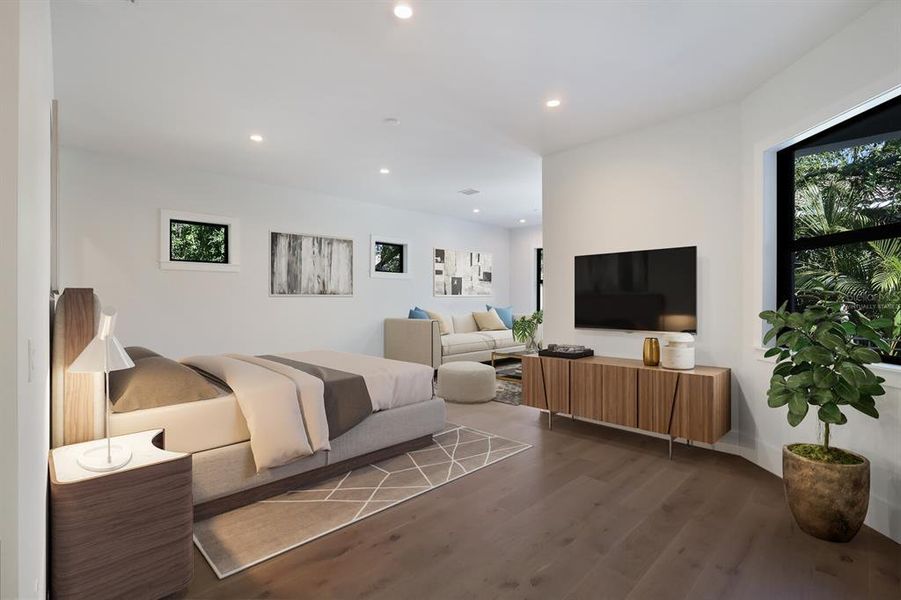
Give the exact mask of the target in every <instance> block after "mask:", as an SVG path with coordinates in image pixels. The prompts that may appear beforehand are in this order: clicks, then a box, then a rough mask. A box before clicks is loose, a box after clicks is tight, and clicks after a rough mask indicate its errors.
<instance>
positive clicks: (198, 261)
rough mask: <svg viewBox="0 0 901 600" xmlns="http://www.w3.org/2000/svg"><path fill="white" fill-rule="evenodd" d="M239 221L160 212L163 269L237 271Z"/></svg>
mask: <svg viewBox="0 0 901 600" xmlns="http://www.w3.org/2000/svg"><path fill="white" fill-rule="evenodd" d="M238 233H239V232H238V220H237V219H232V218H230V217H218V216H215V215H201V214H195V213H186V212H177V211H171V210H163V211H160V268H161V269H180V270H190V271H237V270H238V269H239V262H238V250H239V248H238V237H239V235H238Z"/></svg>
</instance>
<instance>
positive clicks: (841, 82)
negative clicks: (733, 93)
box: [543, 2, 901, 541]
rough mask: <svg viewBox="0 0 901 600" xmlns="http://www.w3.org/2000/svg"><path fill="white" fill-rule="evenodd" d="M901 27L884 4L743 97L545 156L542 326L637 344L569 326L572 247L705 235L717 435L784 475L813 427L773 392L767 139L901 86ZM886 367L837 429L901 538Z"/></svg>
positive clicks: (635, 245) (898, 387) (898, 431)
mask: <svg viewBox="0 0 901 600" xmlns="http://www.w3.org/2000/svg"><path fill="white" fill-rule="evenodd" d="M899 31H901V3H897V2H884V3H881V4H879V5H877V6H876V7H874V8H873V9H872V10H871V11H869V12H868V13H866V14H865V15H863V16H862V17H861V18H860V19H858V20H857V21H855V22H852V23H851V24H849V25H848V26H847V27H846V28H845V29H844V30H842V31H841V32H839V33H837V34H836V35H835V36H833V37H832V38H830V39H829V40H827V41H826V42H824V43H823V44H822V45H821V46H819V47H818V48H815V49H814V50H812V51H811V52H810V53H808V54H807V55H806V56H804V57H803V58H802V59H801V60H799V61H798V62H797V63H795V64H794V65H792V66H791V67H789V68H788V69H786V70H785V71H784V72H782V73H780V74H779V75H777V76H776V77H774V78H773V79H772V80H770V81H769V82H767V83H766V84H765V85H763V86H762V87H760V88H759V89H758V90H756V91H754V92H753V93H752V94H750V95H749V96H748V97H747V98H746V99H744V100H743V101H742V102H741V103H739V104H737V105H729V106H726V107H722V108H719V109H716V110H711V111H706V112H703V113H699V114H696V115H692V116H688V117H684V118H681V119H676V120H673V121H671V122H668V123H664V124H660V125H658V126H655V127H651V128H648V129H644V130H641V131H636V132H632V133H630V134H626V135H622V136H618V137H616V138H609V139H604V140H600V141H598V142H596V143H593V144H590V145H587V146H584V147H581V148H577V149H575V150H572V151H569V152H564V153H560V154H556V155H552V156H550V157H545V158H544V161H543V165H544V191H543V195H544V211H543V213H544V247H545V257H546V258H545V260H546V261H547V262H546V267H545V285H546V292H545V293H546V298H547V311H546V317H545V327H546V329H545V331H546V334H545V339H546V340H548V341H574V342H578V343H585V344H588V345H590V346H592V347H594V348H595V350H596V351H598V352H599V353H600V354H609V355H618V356H631V357H637V356H639V355H640V346H641V339H642V337H643V336H642V335H641V334H617V333H609V332H596V331H583V330H575V329H574V328H573V325H572V323H573V315H572V295H573V282H572V268H573V267H572V260H573V256H574V255H575V254H580V253H585V252H605V251H614V250H631V249H641V248H653V247H666V246H675V245H682V244H697V245H698V250H699V272H698V277H699V288H700V295H699V307H698V309H699V331H698V342H697V348H698V361H699V362H701V363H706V364H714V365H722V366H727V367H731V368H732V369H733V431H732V432H731V433H730V434H729V436H728V437H727V438H726V439H725V442H726V443H725V444H721V445H720V447H722V448H723V449H726V450H729V451H734V452H735V451H737V452H740V453H741V454H742V455H744V456H745V457H747V458H748V459H750V460H752V461H754V462H756V463H758V464H760V465H761V466H763V467H765V468H766V469H768V470H770V471H772V472H773V473H776V474H781V447H782V445H783V444H785V443H788V442H791V441H798V440H813V439H815V437H816V435H817V427H816V422H815V419H808V420H807V421H806V422H805V423H803V424H802V425H801V426H799V427H798V428H796V429H793V428H791V427H790V426H789V425H788V424H787V423H786V421H785V414H784V411H783V410H773V409H770V408H769V407H767V405H766V398H765V391H766V388H767V385H768V381H769V376H770V369H771V367H772V364H771V363H768V362H765V361H763V360H762V351H760V350H759V347H760V340H761V331H762V329H761V323H760V321H759V319H758V318H757V313H758V312H759V311H760V310H761V309H763V308H767V307H771V305H772V303H773V300H774V298H773V295H774V294H773V287H774V286H773V284H772V281H773V278H774V274H773V271H772V257H773V252H774V250H773V244H774V231H773V221H772V207H773V204H774V198H773V194H772V167H773V164H772V152H771V151H772V150H773V149H774V148H775V147H777V146H779V145H780V144H782V145H784V144H785V142H787V141H788V140H790V139H791V138H793V137H794V136H797V135H799V134H801V133H803V132H805V131H806V130H808V129H810V128H811V127H814V126H816V125H818V124H820V123H823V122H824V121H827V120H828V119H830V118H832V117H835V116H837V115H841V114H842V113H843V112H845V111H848V110H850V109H852V108H854V107H855V106H857V105H859V104H860V103H861V102H864V101H866V100H867V99H870V98H872V97H874V96H876V95H878V94H881V93H884V92H886V91H888V90H891V89H892V88H894V87H896V86H899V85H901V36H899ZM863 50H865V52H863ZM880 374H882V375H883V376H886V377H887V378H888V379H889V382H888V383H889V386H890V389H889V393H888V394H887V396H885V397H883V399H881V400H879V401H878V402H879V403H878V407H879V410H880V412H881V414H882V417H881V418H880V419H879V420H878V421H875V420H872V419H869V418H868V417H865V416H864V415H858V414H856V413H854V411H851V413H849V414H848V418H849V424H848V425H847V426H845V427H840V428H837V429H838V431H837V432H836V433H835V435H834V440H835V443H836V444H837V445H841V446H843V447H846V448H850V449H853V450H856V451H859V452H862V453H863V454H865V455H866V456H867V457H868V458H869V459H870V460H871V461H872V485H871V501H870V512H869V516H868V519H867V522H868V524H870V525H871V526H872V527H874V528H875V529H877V530H879V531H881V532H883V533H885V534H887V535H889V536H890V537H892V538H893V539H895V540H898V541H901V410H899V406H901V369H897V368H893V367H887V368H885V369H881V370H880Z"/></svg>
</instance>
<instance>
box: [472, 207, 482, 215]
mask: <svg viewBox="0 0 901 600" xmlns="http://www.w3.org/2000/svg"><path fill="white" fill-rule="evenodd" d="M472 212H474V213H476V214H478V213H480V212H482V211H481V210H479V209H478V208H474V209H472Z"/></svg>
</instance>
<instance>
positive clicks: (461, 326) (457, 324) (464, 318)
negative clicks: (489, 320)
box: [451, 313, 479, 333]
mask: <svg viewBox="0 0 901 600" xmlns="http://www.w3.org/2000/svg"><path fill="white" fill-rule="evenodd" d="M451 319H453V322H454V333H475V332H476V331H478V330H479V326H478V325H476V320H475V319H473V318H472V313H466V314H465V315H454V316H453V317H451Z"/></svg>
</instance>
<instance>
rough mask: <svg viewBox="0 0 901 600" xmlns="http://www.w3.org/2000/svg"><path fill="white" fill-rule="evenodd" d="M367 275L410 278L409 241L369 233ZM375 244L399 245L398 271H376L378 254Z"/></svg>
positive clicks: (378, 277)
mask: <svg viewBox="0 0 901 600" xmlns="http://www.w3.org/2000/svg"><path fill="white" fill-rule="evenodd" d="M369 240H370V241H369V276H370V277H373V278H376V279H410V277H411V275H410V243H409V242H408V241H407V240H404V239H400V238H395V237H391V236H387V235H374V234H373V235H371V236H370V238H369ZM376 244H391V245H393V246H401V262H402V264H401V268H402V269H403V271H402V272H400V273H390V272H387V271H376V270H375V267H376V265H377V264H378V254H377V253H376Z"/></svg>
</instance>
